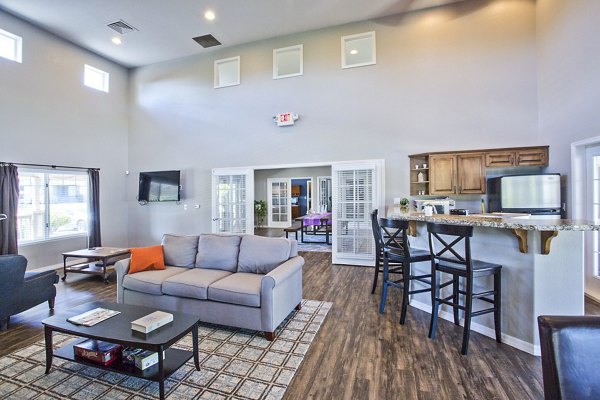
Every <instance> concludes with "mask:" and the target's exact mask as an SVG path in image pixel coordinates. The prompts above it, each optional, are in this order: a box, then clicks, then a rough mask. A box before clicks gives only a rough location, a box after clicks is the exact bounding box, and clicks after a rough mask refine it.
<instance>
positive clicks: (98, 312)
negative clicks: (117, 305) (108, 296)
mask: <svg viewBox="0 0 600 400" xmlns="http://www.w3.org/2000/svg"><path fill="white" fill-rule="evenodd" d="M120 313H121V312H120V311H114V310H109V309H107V308H101V307H99V308H94V309H93V310H90V311H87V312H84V313H83V314H79V315H74V316H72V317H70V318H67V321H69V322H70V323H72V324H75V325H83V326H94V325H96V324H98V323H100V322H102V321H104V320H107V319H109V318H111V317H114V316H115V315H117V314H120Z"/></svg>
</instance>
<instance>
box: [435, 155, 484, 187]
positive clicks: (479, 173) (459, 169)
mask: <svg viewBox="0 0 600 400" xmlns="http://www.w3.org/2000/svg"><path fill="white" fill-rule="evenodd" d="M429 163H430V164H431V170H430V176H431V179H430V182H429V193H430V194H432V195H451V194H482V193H485V155H484V154H483V153H466V154H436V155H431V156H429Z"/></svg>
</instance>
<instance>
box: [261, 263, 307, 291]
mask: <svg viewBox="0 0 600 400" xmlns="http://www.w3.org/2000/svg"><path fill="white" fill-rule="evenodd" d="M303 265H304V258H302V257H300V256H296V257H292V258H290V259H289V260H287V261H286V262H284V263H283V264H281V265H280V266H278V267H277V268H275V269H274V270H272V271H271V272H269V273H268V274H266V275H265V276H263V278H262V281H261V291H264V290H265V289H273V288H274V287H275V286H277V285H278V284H281V283H282V282H283V281H285V280H286V279H289V277H290V276H292V275H293V274H295V273H297V272H298V271H299V270H300V271H302V266H303Z"/></svg>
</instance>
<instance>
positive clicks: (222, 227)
mask: <svg viewBox="0 0 600 400" xmlns="http://www.w3.org/2000/svg"><path fill="white" fill-rule="evenodd" d="M212 187H213V189H212V191H213V192H212V199H213V200H212V222H213V223H212V231H213V233H248V234H253V233H254V205H253V204H254V170H252V169H246V168H240V169H238V168H231V169H214V170H213V176H212Z"/></svg>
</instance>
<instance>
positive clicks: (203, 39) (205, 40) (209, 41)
mask: <svg viewBox="0 0 600 400" xmlns="http://www.w3.org/2000/svg"><path fill="white" fill-rule="evenodd" d="M193 39H194V40H195V41H196V42H197V43H198V44H199V45H200V46H202V47H204V48H205V49H206V48H207V47H213V46H218V45H220V44H221V42H219V41H218V40H217V39H215V37H214V36H213V35H203V36H196V37H195V38H193Z"/></svg>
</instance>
